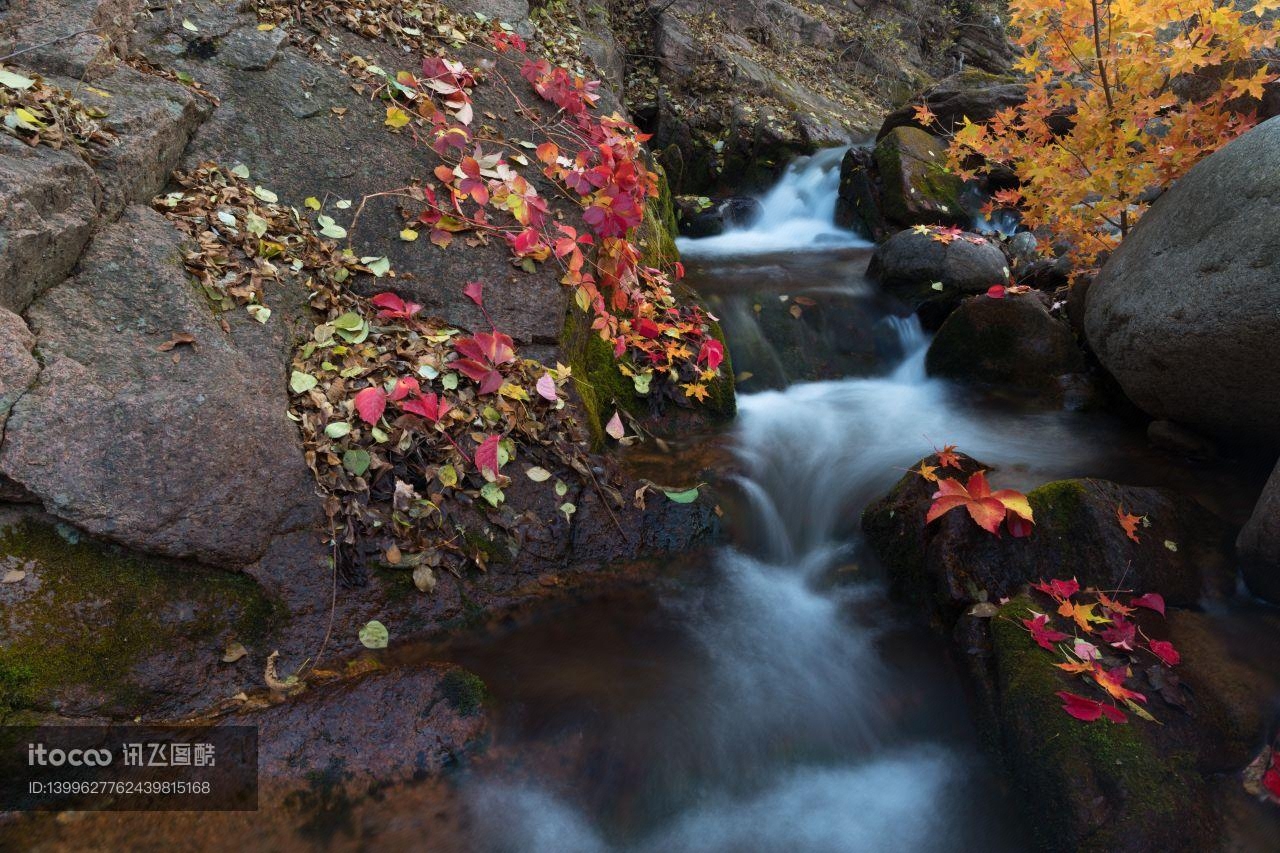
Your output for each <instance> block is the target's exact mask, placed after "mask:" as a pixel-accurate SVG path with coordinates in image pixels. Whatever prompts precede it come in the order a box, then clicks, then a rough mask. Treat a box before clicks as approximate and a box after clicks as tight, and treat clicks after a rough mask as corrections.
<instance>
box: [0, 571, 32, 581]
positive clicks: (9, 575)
mask: <svg viewBox="0 0 1280 853" xmlns="http://www.w3.org/2000/svg"><path fill="white" fill-rule="evenodd" d="M26 579H27V573H26V572H24V571H23V570H22V569H10V570H9V571H7V572H5V573H4V577H3V578H0V583H21V582H22V581H24V580H26Z"/></svg>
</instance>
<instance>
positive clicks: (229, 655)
mask: <svg viewBox="0 0 1280 853" xmlns="http://www.w3.org/2000/svg"><path fill="white" fill-rule="evenodd" d="M247 654H249V650H248V649H246V648H245V647H244V646H243V645H242V644H241V643H237V642H234V641H232V642H230V643H227V647H226V649H225V650H224V651H223V652H222V662H223V663H235V662H236V661H238V660H240V659H241V658H242V657H244V656H245V655H247Z"/></svg>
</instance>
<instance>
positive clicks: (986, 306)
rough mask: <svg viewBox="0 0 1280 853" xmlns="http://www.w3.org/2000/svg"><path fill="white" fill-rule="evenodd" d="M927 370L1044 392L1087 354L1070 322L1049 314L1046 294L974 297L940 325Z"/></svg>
mask: <svg viewBox="0 0 1280 853" xmlns="http://www.w3.org/2000/svg"><path fill="white" fill-rule="evenodd" d="M925 369H926V370H927V371H928V372H929V374H930V375H931V376H943V377H946V378H948V379H955V380H959V381H963V382H975V383H981V384H989V385H1000V386H1002V387H1014V388H1019V389H1023V390H1027V391H1046V390H1049V389H1052V388H1055V387H1057V385H1058V383H1057V378H1058V377H1059V376H1063V375H1065V374H1072V373H1079V372H1080V371H1082V370H1083V369H1084V354H1083V353H1082V352H1081V351H1080V348H1079V347H1078V346H1077V345H1076V339H1075V335H1074V334H1072V332H1071V327H1070V326H1069V325H1068V324H1067V323H1066V322H1065V321H1064V320H1062V319H1060V318H1058V317H1055V316H1054V315H1053V314H1051V313H1049V298H1048V297H1047V296H1045V295H1044V294H1042V293H1037V292H1034V291H1033V292H1031V293H1021V294H1008V295H1006V296H1005V297H1004V298H1002V299H993V298H991V297H989V296H985V295H984V296H972V297H970V298H968V299H966V300H964V302H962V303H960V307H959V308H957V309H956V310H955V311H953V312H952V313H951V315H950V316H949V317H947V319H946V321H945V322H944V323H943V324H942V327H941V328H940V329H938V333H937V335H935V336H934V339H933V341H932V343H930V345H929V352H928V355H927V356H926V357H925Z"/></svg>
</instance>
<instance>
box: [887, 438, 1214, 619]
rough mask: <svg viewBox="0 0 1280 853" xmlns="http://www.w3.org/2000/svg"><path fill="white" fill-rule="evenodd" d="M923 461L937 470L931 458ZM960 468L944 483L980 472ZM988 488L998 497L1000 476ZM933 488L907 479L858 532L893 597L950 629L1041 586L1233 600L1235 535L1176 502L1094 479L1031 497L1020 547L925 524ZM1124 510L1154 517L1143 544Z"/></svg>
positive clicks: (967, 522) (950, 521)
mask: <svg viewBox="0 0 1280 853" xmlns="http://www.w3.org/2000/svg"><path fill="white" fill-rule="evenodd" d="M923 461H925V462H928V463H929V464H930V465H937V464H938V463H937V458H936V457H927V458H926V459H925V460H923ZM962 464H963V465H964V468H963V470H962V471H959V472H957V471H955V470H954V469H950V470H945V471H943V470H939V471H938V472H937V473H938V475H939V476H953V477H957V478H958V479H961V480H962V481H963V480H965V479H966V478H967V477H968V475H969V473H970V472H971V471H973V470H976V469H977V468H978V467H982V466H979V465H978V464H977V463H975V462H973V460H969V459H964V458H963V457H962ZM988 481H989V482H990V483H991V486H992V488H1000V487H1001V486H1002V483H1001V479H1000V473H999V471H996V472H992V473H989V474H988ZM935 488H936V486H935V485H934V484H932V483H928V482H926V481H925V480H924V479H923V478H922V477H920V476H919V475H918V474H908V475H906V476H905V477H903V478H902V479H901V480H900V481H899V482H898V484H897V485H896V486H895V487H894V489H893V490H892V491H891V492H890V493H889V494H888V495H887V496H886V497H885V498H882V499H881V500H880V501H877V502H875V503H873V504H872V505H871V506H869V507H868V508H867V510H866V511H865V512H864V514H863V519H862V526H863V530H864V531H865V532H866V534H867V539H868V541H869V542H870V544H871V546H872V548H873V550H874V551H875V552H876V555H877V556H878V557H879V558H880V560H881V562H883V563H884V564H885V566H886V568H887V569H888V572H889V578H890V584H891V588H892V589H893V591H894V592H895V594H896V595H898V596H900V597H902V598H906V599H908V600H911V601H915V602H919V603H925V604H927V605H928V606H929V607H930V608H931V609H932V610H933V611H934V612H935V613H937V614H938V615H940V616H942V617H943V621H944V622H946V623H947V624H950V621H951V619H952V618H953V617H954V616H955V615H956V614H957V613H958V612H959V611H960V610H961V609H962V608H964V607H965V606H966V605H968V604H970V603H972V602H974V601H976V600H979V599H980V598H981V597H982V595H983V594H984V593H985V595H986V596H987V598H988V599H990V600H995V599H997V598H1000V597H1003V596H1007V595H1012V594H1014V593H1016V592H1017V591H1018V590H1019V589H1020V588H1021V587H1022V586H1023V585H1025V584H1027V583H1029V582H1032V581H1037V580H1041V579H1045V578H1070V577H1077V578H1078V579H1079V580H1080V583H1081V584H1082V585H1084V586H1096V587H1098V588H1099V589H1119V588H1123V589H1134V590H1139V591H1141V592H1159V593H1161V594H1162V595H1163V596H1164V597H1165V599H1166V600H1167V601H1168V602H1169V603H1170V604H1172V605H1180V606H1188V607H1189V606H1195V605H1196V604H1198V603H1199V602H1200V601H1201V600H1202V598H1203V597H1205V596H1209V597H1222V596H1226V595H1230V594H1231V592H1232V589H1233V584H1234V572H1233V569H1232V564H1231V537H1230V532H1231V531H1230V529H1229V528H1228V527H1227V525H1226V524H1225V523H1224V522H1223V521H1221V520H1220V519H1218V518H1217V517H1216V516H1214V515H1213V514H1212V513H1210V512H1209V511H1208V510H1206V509H1204V508H1203V507H1201V506H1200V505H1199V504H1198V503H1196V502H1195V501H1194V500H1192V499H1190V498H1187V497H1184V496H1182V495H1179V494H1176V493H1174V492H1170V491H1168V490H1165V489H1155V488H1147V487H1141V486H1126V485H1120V484H1117V483H1111V482H1108V481H1106V480H1093V479H1090V480H1062V481H1056V482H1052V483H1047V484H1045V485H1043V486H1041V487H1039V488H1038V489H1034V490H1032V491H1031V492H1029V493H1028V494H1027V498H1028V500H1029V502H1030V504H1031V509H1032V512H1033V514H1034V516H1035V526H1034V528H1033V529H1032V532H1031V534H1030V536H1028V537H1025V538H1013V537H1011V536H1009V535H1008V533H1007V532H1004V533H1002V535H1001V536H999V537H997V536H994V535H992V534H990V533H988V532H986V531H985V530H983V529H981V528H980V527H978V526H977V525H976V524H975V523H974V522H973V521H972V519H970V518H969V516H968V514H967V513H966V512H965V511H964V510H963V509H956V510H953V511H952V512H949V513H947V514H946V515H943V516H942V517H941V518H939V519H938V520H936V521H935V522H934V523H933V524H929V525H926V524H925V523H924V519H925V516H926V514H927V512H928V509H929V506H930V503H931V495H932V493H933V491H934V489H935ZM1117 507H1124V510H1125V512H1128V513H1133V514H1134V515H1139V516H1145V517H1146V518H1147V520H1148V525H1147V526H1144V527H1140V528H1139V531H1138V536H1139V540H1140V541H1138V542H1134V541H1133V540H1131V539H1129V538H1128V536H1126V534H1125V532H1124V530H1123V529H1122V528H1121V526H1120V523H1119V521H1118V520H1117V518H1116V509H1117Z"/></svg>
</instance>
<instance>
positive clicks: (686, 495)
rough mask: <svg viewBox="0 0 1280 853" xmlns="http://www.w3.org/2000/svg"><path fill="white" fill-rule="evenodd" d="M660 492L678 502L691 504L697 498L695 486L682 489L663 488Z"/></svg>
mask: <svg viewBox="0 0 1280 853" xmlns="http://www.w3.org/2000/svg"><path fill="white" fill-rule="evenodd" d="M662 493H663V494H664V495H666V496H667V497H668V498H670V499H671V500H673V501H675V502H676V503H678V504H691V503H693V502H694V501H696V500H697V499H698V488H697V486H695V487H693V488H692V489H685V490H683V491H669V490H667V489H663V490H662Z"/></svg>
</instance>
